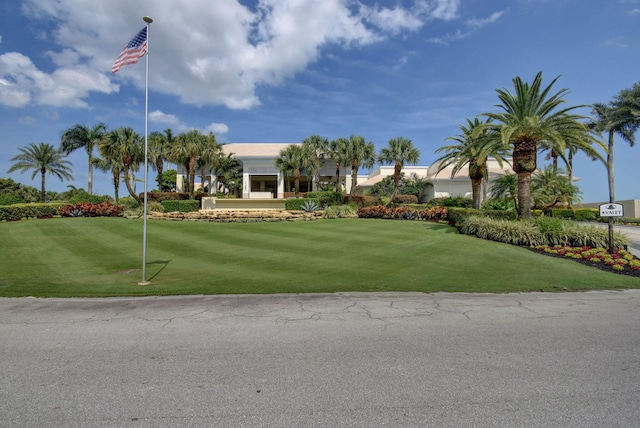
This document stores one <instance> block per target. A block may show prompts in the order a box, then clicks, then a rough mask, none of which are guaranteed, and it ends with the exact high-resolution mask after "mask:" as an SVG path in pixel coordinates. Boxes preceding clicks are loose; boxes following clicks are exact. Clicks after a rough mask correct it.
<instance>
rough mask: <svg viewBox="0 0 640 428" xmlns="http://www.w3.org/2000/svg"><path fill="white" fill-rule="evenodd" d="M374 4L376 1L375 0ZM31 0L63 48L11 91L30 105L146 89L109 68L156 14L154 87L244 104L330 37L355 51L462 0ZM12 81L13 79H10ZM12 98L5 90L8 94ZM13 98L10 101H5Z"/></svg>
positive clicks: (299, 67)
mask: <svg viewBox="0 0 640 428" xmlns="http://www.w3.org/2000/svg"><path fill="white" fill-rule="evenodd" d="M367 2H368V3H369V4H373V1H369V0H367ZM247 3H248V2H247V1H244V0H243V1H242V3H241V2H240V0H226V1H224V2H215V3H212V2H211V1H210V0H190V1H189V3H188V6H181V7H176V5H175V2H174V1H171V0H138V1H135V2H132V1H130V0H110V1H108V2H107V1H93V2H84V3H83V6H82V7H77V0H57V1H55V2H52V1H50V0H24V2H23V12H24V13H25V14H26V15H27V16H29V17H30V18H32V19H35V20H43V21H45V22H51V23H55V26H44V25H43V26H41V28H42V29H44V30H43V31H47V30H46V29H47V28H53V30H51V31H52V33H51V34H46V36H47V38H48V39H50V40H54V41H55V43H57V44H58V45H59V47H60V49H59V51H56V52H53V51H50V52H47V53H46V54H47V56H48V57H49V59H50V60H51V61H52V62H53V64H54V65H55V66H56V67H58V69H57V70H54V71H53V72H50V73H46V72H42V71H40V70H39V69H38V67H36V66H35V65H34V64H32V63H31V60H30V59H29V58H27V57H24V58H23V59H25V60H27V61H29V63H30V64H29V67H28V69H29V70H28V71H29V73H27V72H26V71H25V72H23V73H21V77H20V78H18V77H16V76H13V75H9V76H10V77H8V76H7V74H6V73H5V71H4V70H2V73H0V78H2V79H4V80H6V81H7V82H9V83H11V84H12V85H13V86H12V87H11V88H7V87H5V88H4V89H3V91H4V92H5V93H8V94H9V95H11V97H10V99H11V100H12V101H11V102H12V103H13V104H14V105H15V104H18V105H20V104H21V105H24V103H26V102H29V101H28V99H29V97H30V98H31V99H32V100H35V101H36V102H38V103H43V104H49V105H53V106H58V105H66V106H74V107H87V104H86V101H84V99H85V98H86V97H87V95H88V94H89V93H90V92H91V91H98V92H104V93H111V92H116V91H117V90H118V86H117V85H115V84H113V83H111V82H118V81H122V80H123V79H129V80H131V81H133V82H134V83H135V84H136V85H138V86H139V87H144V72H142V71H141V70H140V68H141V67H140V66H138V68H136V66H130V67H124V68H123V69H122V70H120V71H119V72H118V74H117V75H115V76H112V75H111V73H110V68H111V65H112V63H113V61H114V60H115V58H116V57H117V56H118V54H119V53H120V51H121V50H122V48H123V47H124V45H125V44H126V43H127V42H128V41H129V40H130V39H131V38H132V37H133V36H134V35H135V34H136V32H137V31H139V30H140V29H141V28H142V27H143V26H144V23H143V22H142V19H141V17H142V16H144V15H147V14H149V15H151V16H152V18H153V19H154V22H153V23H152V24H151V27H150V33H149V50H150V56H149V59H150V82H149V84H150V88H151V90H153V91H158V92H163V93H165V94H169V95H175V96H177V97H178V98H179V99H180V101H182V102H183V103H187V104H193V105H198V106H201V105H215V104H222V105H225V106H227V107H229V108H233V109H246V108H251V107H254V106H256V105H259V104H260V100H259V99H258V96H257V95H256V89H257V88H258V87H259V86H261V85H277V84H280V83H282V82H283V81H284V80H286V79H288V78H291V77H292V76H294V75H295V74H296V73H299V72H301V71H303V70H305V69H306V68H307V67H308V65H309V64H310V63H313V62H314V61H316V60H317V59H318V58H319V57H320V55H322V51H323V48H324V47H325V46H327V45H329V44H331V45H337V46H342V47H344V48H346V49H347V48H353V47H358V46H363V45H367V44H371V43H375V42H377V41H380V40H382V39H385V38H387V37H390V36H398V35H402V34H404V33H407V32H412V31H416V30H418V29H420V28H421V27H422V26H424V25H425V24H426V23H428V22H430V21H432V20H434V19H440V20H452V19H456V18H457V17H458V9H459V7H460V1H459V0H414V1H413V2H412V3H411V4H410V5H408V6H406V7H402V6H399V5H396V6H394V7H383V6H379V5H375V6H366V5H364V6H363V5H361V3H360V2H355V1H353V0H322V1H318V0H256V1H255V2H254V3H253V5H252V6H247V5H246V4H247ZM5 86H6V85H5ZM3 99H4V97H3ZM5 104H7V105H9V104H8V103H5Z"/></svg>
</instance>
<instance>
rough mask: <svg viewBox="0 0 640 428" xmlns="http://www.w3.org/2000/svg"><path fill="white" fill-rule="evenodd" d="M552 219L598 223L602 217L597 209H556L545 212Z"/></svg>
mask: <svg viewBox="0 0 640 428" xmlns="http://www.w3.org/2000/svg"><path fill="white" fill-rule="evenodd" d="M548 214H550V215H551V217H555V218H563V219H568V220H578V221H597V220H598V218H599V217H600V211H599V210H598V209H597V208H577V209H571V208H554V209H551V210H548V211H546V212H545V215H548Z"/></svg>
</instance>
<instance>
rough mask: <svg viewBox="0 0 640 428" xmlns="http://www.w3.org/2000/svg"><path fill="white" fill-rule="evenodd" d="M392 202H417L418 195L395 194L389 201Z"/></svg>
mask: <svg viewBox="0 0 640 428" xmlns="http://www.w3.org/2000/svg"><path fill="white" fill-rule="evenodd" d="M391 203H393V204H417V203H418V197H417V196H416V195H395V196H394V197H393V200H392V201H391Z"/></svg>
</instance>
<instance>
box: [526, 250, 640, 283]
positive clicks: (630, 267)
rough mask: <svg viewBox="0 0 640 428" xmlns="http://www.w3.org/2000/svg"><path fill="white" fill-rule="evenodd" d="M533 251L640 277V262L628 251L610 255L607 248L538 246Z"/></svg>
mask: <svg viewBox="0 0 640 428" xmlns="http://www.w3.org/2000/svg"><path fill="white" fill-rule="evenodd" d="M531 248H532V249H533V250H536V251H539V252H542V253H544V254H548V255H551V256H556V257H564V258H570V259H574V260H576V261H579V262H581V263H584V264H587V265H591V266H594V267H597V268H600V269H603V270H608V271H612V272H616V273H622V274H626V275H631V276H637V277H640V260H639V259H638V258H636V257H635V256H634V255H633V254H631V253H630V252H628V251H626V250H622V249H618V250H616V251H614V252H613V253H609V252H608V251H607V249H606V248H597V247H588V246H584V247H570V246H564V245H553V246H551V245H536V246H532V247H531Z"/></svg>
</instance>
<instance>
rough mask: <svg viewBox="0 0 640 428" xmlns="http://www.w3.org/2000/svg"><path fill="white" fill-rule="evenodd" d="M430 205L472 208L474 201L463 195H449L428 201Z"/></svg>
mask: <svg viewBox="0 0 640 428" xmlns="http://www.w3.org/2000/svg"><path fill="white" fill-rule="evenodd" d="M427 205H429V206H441V207H461V208H471V207H472V206H473V201H472V200H471V199H469V198H465V197H462V196H447V197H444V198H434V199H431V200H430V201H429V202H427Z"/></svg>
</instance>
